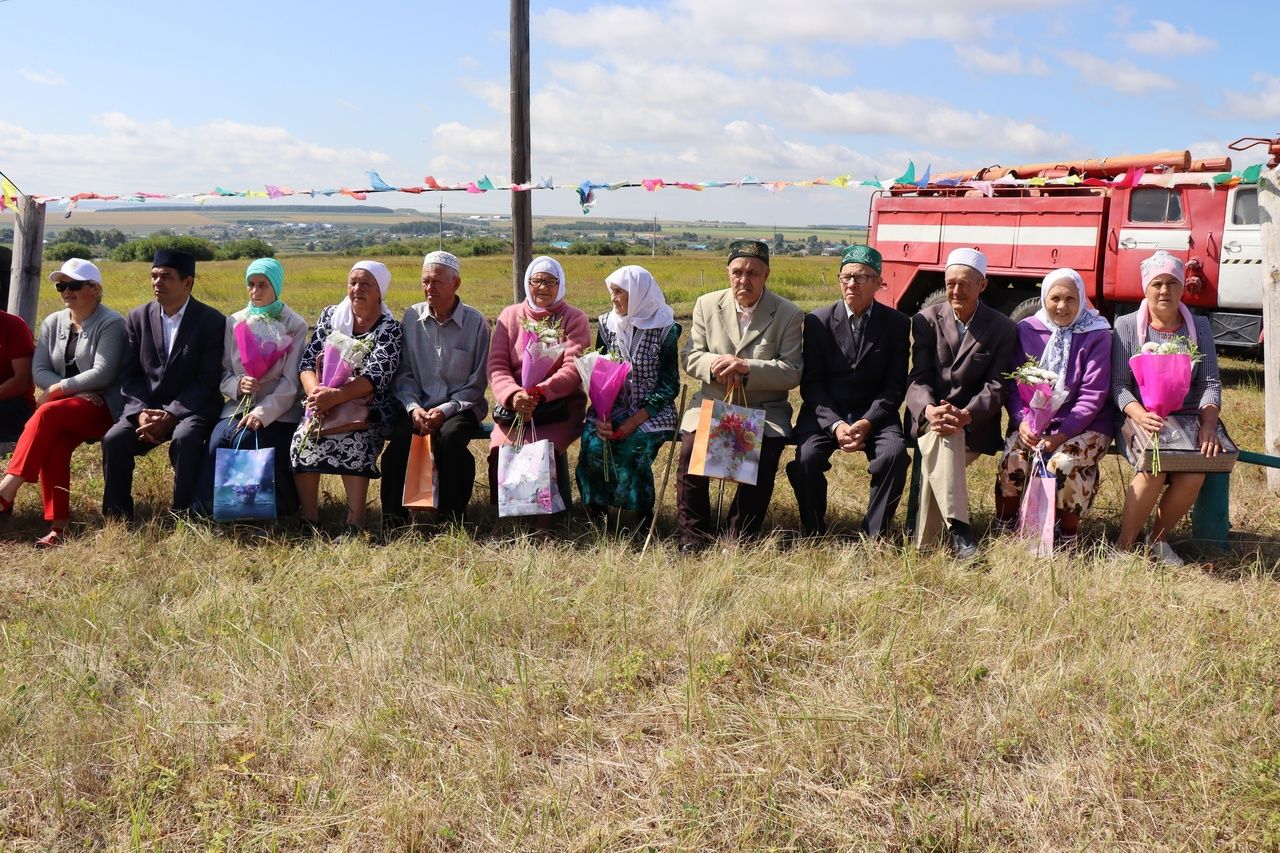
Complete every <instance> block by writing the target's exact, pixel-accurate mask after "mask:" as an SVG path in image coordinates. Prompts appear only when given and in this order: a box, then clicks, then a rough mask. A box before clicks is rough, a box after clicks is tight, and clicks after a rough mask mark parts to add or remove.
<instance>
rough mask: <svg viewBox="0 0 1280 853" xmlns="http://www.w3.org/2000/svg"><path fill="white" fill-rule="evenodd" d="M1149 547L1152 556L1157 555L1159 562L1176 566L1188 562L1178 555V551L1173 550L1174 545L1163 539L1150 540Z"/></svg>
mask: <svg viewBox="0 0 1280 853" xmlns="http://www.w3.org/2000/svg"><path fill="white" fill-rule="evenodd" d="M1147 547H1149V548H1150V549H1151V556H1152V557H1155V558H1156V561H1157V562H1160V563H1164V564H1165V565H1166V566H1174V567H1175V568H1176V567H1178V566H1185V565H1186V562H1185V561H1183V559H1182V558H1181V557H1179V556H1178V552H1177V551H1175V550H1173V546H1172V545H1170V544H1169V543H1168V542H1166V541H1164V540H1163V539H1161V540H1160V541H1159V542H1148V543H1147Z"/></svg>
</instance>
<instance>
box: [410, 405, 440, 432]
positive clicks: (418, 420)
mask: <svg viewBox="0 0 1280 853" xmlns="http://www.w3.org/2000/svg"><path fill="white" fill-rule="evenodd" d="M409 418H410V419H411V420H412V421H413V431H414V432H416V433H417V434H418V435H431V434H433V433H434V432H435V431H436V430H438V429H440V427H441V425H442V424H443V423H444V412H442V411H440V410H439V409H424V408H422V407H418V408H416V409H414V410H413V412H411V413H410V415H409Z"/></svg>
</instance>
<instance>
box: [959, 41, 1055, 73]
mask: <svg viewBox="0 0 1280 853" xmlns="http://www.w3.org/2000/svg"><path fill="white" fill-rule="evenodd" d="M956 56H957V58H959V60H960V64H961V65H963V66H964V67H966V68H971V69H973V70H974V71H981V72H983V73H984V74H1008V75H1019V76H1020V75H1023V74H1033V75H1036V76H1044V75H1046V74H1048V73H1049V66H1048V65H1047V64H1046V63H1045V61H1044V60H1043V59H1041V58H1040V57H1038V56H1033V57H1031V59H1030V60H1024V59H1023V58H1022V51H1020V50H1018V49H1017V48H1014V49H1013V50H1011V51H1009V52H1007V53H993V52H992V51H989V50H985V49H983V48H981V47H978V46H977V45H975V44H961V45H956Z"/></svg>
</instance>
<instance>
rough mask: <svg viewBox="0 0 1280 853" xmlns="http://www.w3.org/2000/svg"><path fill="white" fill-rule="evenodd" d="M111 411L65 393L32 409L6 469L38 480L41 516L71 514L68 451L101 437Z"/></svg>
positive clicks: (49, 517) (52, 516)
mask: <svg viewBox="0 0 1280 853" xmlns="http://www.w3.org/2000/svg"><path fill="white" fill-rule="evenodd" d="M112 422H113V421H112V418H111V411H110V410H109V409H108V408H107V407H106V406H105V405H103V404H101V403H96V402H94V401H93V400H89V399H86V398H84V397H64V398H63V399H61V400H54V401H53V402H52V403H45V404H44V405H43V406H40V407H39V408H37V409H36V410H35V413H34V414H33V415H32V416H31V419H30V420H29V421H27V425H26V427H25V428H23V430H22V436H21V437H20V438H19V439H18V446H17V447H16V448H15V449H14V451H13V456H12V457H11V458H10V459H9V471H8V473H10V474H13V475H14V476H15V477H21V478H22V479H24V480H26V481H27V482H29V483H31V482H35V481H36V480H37V479H39V480H40V493H41V496H42V497H43V499H44V520H45V521H55V520H57V519H64V518H68V517H70V515H71V454H72V452H73V451H74V450H75V449H76V448H77V447H79V446H80V445H81V444H84V443H85V442H86V441H88V440H90V439H100V438H102V437H103V436H104V435H106V434H107V430H108V429H110V427H111V424H112Z"/></svg>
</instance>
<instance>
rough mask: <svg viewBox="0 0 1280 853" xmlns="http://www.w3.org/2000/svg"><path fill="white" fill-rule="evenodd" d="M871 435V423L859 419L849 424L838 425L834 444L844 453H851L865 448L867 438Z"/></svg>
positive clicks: (864, 419)
mask: <svg viewBox="0 0 1280 853" xmlns="http://www.w3.org/2000/svg"><path fill="white" fill-rule="evenodd" d="M870 433H871V421H869V420H867V419H866V418H860V419H858V420H856V421H854V422H853V423H851V424H845V423H842V424H838V425H837V426H836V430H835V436H836V443H837V444H839V445H840V449H841V450H842V451H844V452H845V453H853V452H855V451H858V450H862V449H863V448H864V447H866V446H867V436H868V435H870Z"/></svg>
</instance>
